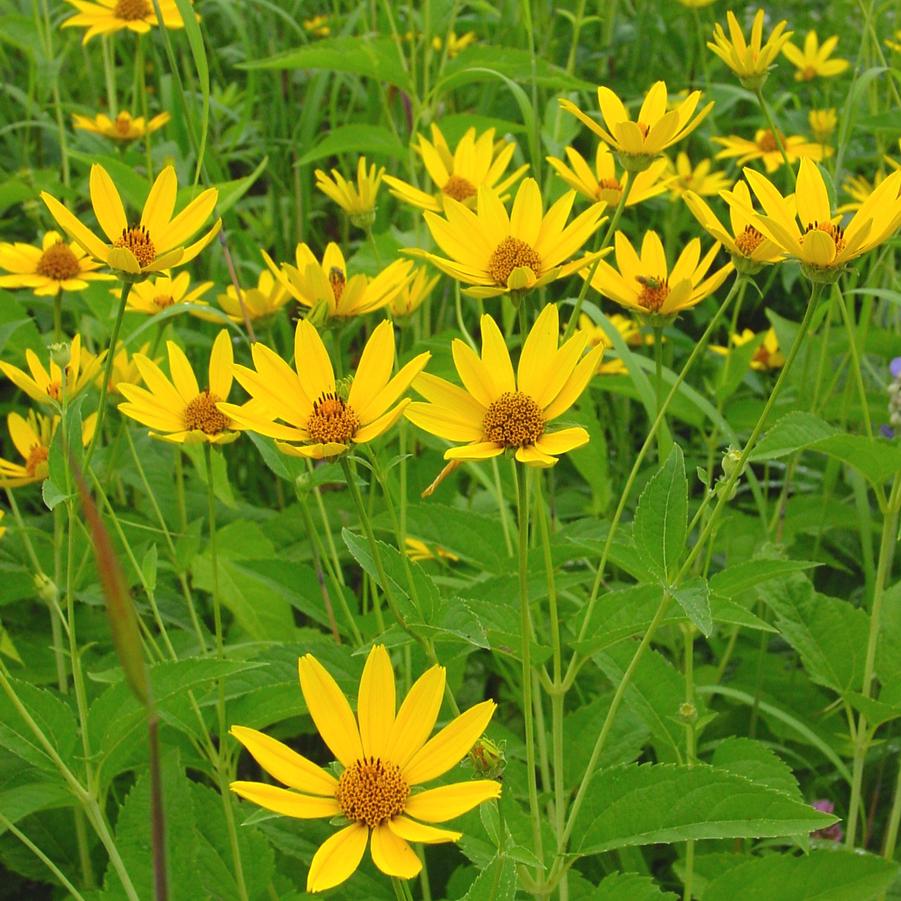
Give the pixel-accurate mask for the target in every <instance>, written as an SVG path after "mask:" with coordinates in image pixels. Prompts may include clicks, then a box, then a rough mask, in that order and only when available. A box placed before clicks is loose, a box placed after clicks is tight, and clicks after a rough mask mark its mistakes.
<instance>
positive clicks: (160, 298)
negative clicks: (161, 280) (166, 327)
mask: <svg viewBox="0 0 901 901" xmlns="http://www.w3.org/2000/svg"><path fill="white" fill-rule="evenodd" d="M174 303H175V298H174V297H173V296H172V295H171V294H157V295H156V297H154V298H153V305H154V306H155V307H156V308H157V309H159V310H165V309H166V307H171V306H172V304H174Z"/></svg>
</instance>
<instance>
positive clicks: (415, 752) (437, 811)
mask: <svg viewBox="0 0 901 901" xmlns="http://www.w3.org/2000/svg"><path fill="white" fill-rule="evenodd" d="M298 671H299V673H300V690H301V692H303V696H304V700H305V701H306V704H307V710H308V711H309V713H310V716H311V717H312V719H313V723H314V724H315V726H316V728H317V729H318V730H319V734H320V736H321V737H322V740H323V741H324V742H325V744H326V745H327V747H328V749H329V751H331V753H332V754H334V756H335V758H336V759H337V761H338V764H339V765H340V767H341V775H340V776H339V777H338V778H337V779H336V778H335V777H334V776H333V775H332V774H331V773H330V772H328V770H324V769H322V768H321V767H319V766H317V765H316V764H315V763H313V762H312V761H311V760H308V759H307V758H306V757H302V756H301V755H300V754H298V753H297V752H296V751H293V750H292V749H291V748H289V747H288V746H287V745H284V744H282V743H281V742H280V741H276V740H275V739H274V738H269V737H268V736H267V735H265V734H263V733H262V732H257V731H256V730H255V729H248V728H247V727H246V726H232V728H231V734H232V735H233V736H234V737H235V738H236V739H238V741H239V742H241V744H242V745H244V747H245V748H247V750H248V751H250V753H251V755H252V756H253V757H254V759H255V760H256V761H257V763H258V764H259V765H260V766H261V767H262V768H263V769H264V770H265V771H266V772H267V773H269V774H270V775H271V776H272V777H273V778H275V779H277V780H278V781H279V782H281V783H283V784H284V785H287V786H288V788H279V787H278V786H275V785H271V784H269V783H265V782H232V784H231V790H232V791H233V792H235V794H237V795H240V796H241V797H242V798H246V799H247V800H248V801H252V802H253V803H254V804H259V805H260V806H261V807H264V808H266V810H271V811H274V812H275V813H280V814H283V815H284V816H289V817H296V818H297V819H301V820H308V819H327V818H343V819H344V820H347V821H349V825H346V826H344V827H343V828H341V829H340V831H338V832H336V833H335V834H334V835H332V836H331V837H330V838H328V839H326V841H325V842H323V844H322V845H321V846H320V848H319V850H318V851H317V852H316V854H315V855H314V856H313V861H312V863H311V864H310V872H309V873H308V875H307V891H308V892H322V891H325V890H326V889H329V888H332V887H333V886H336V885H340V884H341V883H342V882H344V881H345V880H346V879H348V878H349V877H350V876H351V875H352V874H353V873H354V871H355V870H356V869H357V867H358V866H359V864H360V861H361V860H362V858H363V854H364V852H365V851H366V845H367V844H369V845H370V853H371V854H372V860H373V863H374V864H375V865H376V866H377V867H378V868H379V869H380V870H381V871H382V872H383V873H385V874H386V875H388V876H396V877H398V878H400V879H412V878H413V877H414V876H416V875H417V874H418V873H419V871H420V870H421V869H422V863H421V861H420V860H419V858H418V857H417V856H416V854H415V853H414V851H413V849H412V848H411V847H410V846H409V845H408V844H407V842H425V843H427V844H434V843H438V842H453V841H457V839H459V838H460V833H459V832H452V831H451V830H449V829H439V828H437V827H435V826H431V825H427V824H428V823H444V822H446V821H447V820H450V819H452V818H453V817H457V816H460V815H461V814H463V813H466V811H468V810H472V808H474V807H476V806H478V805H479V804H482V803H483V802H485V801H489V800H491V799H493V798H497V797H499V795H500V793H501V787H500V784H499V783H498V782H495V781H494V780H488V779H479V780H470V781H468V782H454V783H451V784H449V785H442V786H440V787H439V788H433V789H428V790H426V791H416V790H415V789H417V787H418V786H420V785H422V784H423V783H424V782H429V781H431V780H432V779H436V778H438V777H439V776H442V775H443V774H445V773H447V772H448V771H449V770H450V769H452V768H453V767H454V766H456V764H457V763H459V761H460V760H461V759H462V758H463V757H464V756H465V755H466V753H467V752H468V751H469V749H470V748H471V747H472V746H473V745H474V744H475V743H476V741H477V740H478V738H479V736H480V735H481V734H482V733H483V732H484V731H485V729H486V728H487V726H488V723H489V721H490V720H491V716H492V714H493V713H494V710H495V707H496V705H495V703H494V701H482V702H481V703H479V704H475V705H474V706H473V707H470V708H469V709H468V710H466V711H464V712H463V713H462V714H460V715H459V716H457V717H455V718H454V719H453V720H451V722H450V723H449V724H448V725H446V726H445V727H444V728H443V729H442V730H441V731H440V732H438V733H437V734H436V735H435V736H434V737H433V738H431V739H429V733H430V732H431V731H432V729H433V728H434V726H435V721H436V720H437V718H438V713H439V711H440V709H441V700H442V697H443V695H444V683H445V671H444V667H442V666H438V665H435V666H433V667H431V668H430V669H428V670H426V671H425V673H423V674H422V675H421V676H420V677H419V678H418V679H417V680H416V682H414V683H413V685H412V687H411V688H410V691H409V693H408V694H407V696H406V698H405V699H404V701H403V703H402V704H401V705H400V709H397V708H396V699H395V691H396V689H395V683H394V670H393V669H392V667H391V659H390V657H389V656H388V652H387V651H386V650H385V648H384V647H383V646H382V645H373V647H372V650H371V651H370V652H369V655H368V657H367V658H366V665H365V666H364V667H363V675H362V677H361V678H360V687H359V691H358V693H357V715H356V717H355V716H354V714H353V711H352V710H351V708H350V704H348V703H347V699H346V698H345V696H344V694H343V693H342V691H341V689H340V688H339V687H338V684H337V683H336V682H335V680H334V679H333V678H332V676H331V675H330V673H329V672H328V670H326V669H325V667H323V666H322V664H321V663H319V661H318V660H316V658H315V657H313V655H312V654H307V655H305V656H304V657H301V658H300V660H299V661H298ZM413 817H415V819H412V818H413ZM420 820H421V821H424V822H419V821H420ZM370 838H371V842H370Z"/></svg>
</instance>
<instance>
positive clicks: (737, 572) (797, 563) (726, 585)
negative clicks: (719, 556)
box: [710, 557, 820, 598]
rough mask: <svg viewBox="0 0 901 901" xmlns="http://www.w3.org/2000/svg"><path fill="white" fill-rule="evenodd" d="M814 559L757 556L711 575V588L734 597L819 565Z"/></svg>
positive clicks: (723, 594)
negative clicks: (773, 558) (781, 558)
mask: <svg viewBox="0 0 901 901" xmlns="http://www.w3.org/2000/svg"><path fill="white" fill-rule="evenodd" d="M819 565H820V564H819V563H815V562H814V561H812V560H772V559H766V558H763V557H760V558H758V557H755V558H754V559H753V560H744V561H743V562H741V563H735V564H733V565H732V566H728V567H726V569H723V570H720V571H719V572H718V573H714V574H713V575H712V576H711V577H710V590H711V591H713V592H716V593H717V594H719V595H722V596H723V597H727V598H732V597H735V596H736V595H738V594H741V593H742V592H743V591H747V590H748V589H749V588H753V587H754V586H755V585H760V584H762V583H764V582H768V581H769V580H770V579H778V578H780V577H781V576H786V575H790V574H791V573H794V572H801V571H803V570H805V569H812V568H813V567H814V566H819Z"/></svg>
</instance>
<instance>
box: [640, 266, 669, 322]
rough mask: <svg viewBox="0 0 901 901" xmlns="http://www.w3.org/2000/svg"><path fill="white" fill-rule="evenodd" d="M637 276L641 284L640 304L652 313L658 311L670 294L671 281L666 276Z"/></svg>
mask: <svg viewBox="0 0 901 901" xmlns="http://www.w3.org/2000/svg"><path fill="white" fill-rule="evenodd" d="M635 278H636V280H637V281H638V284H640V285H641V293H640V294H639V295H638V303H639V305H640V306H642V307H644V308H645V309H646V310H649V311H650V312H652V313H656V312H658V311H659V309H660V308H661V307H662V306H663V301H665V300H666V298H667V296H668V295H669V282H668V281H667V280H666V279H665V278H659V277H657V278H655V277H652V276H644V275H636V276H635Z"/></svg>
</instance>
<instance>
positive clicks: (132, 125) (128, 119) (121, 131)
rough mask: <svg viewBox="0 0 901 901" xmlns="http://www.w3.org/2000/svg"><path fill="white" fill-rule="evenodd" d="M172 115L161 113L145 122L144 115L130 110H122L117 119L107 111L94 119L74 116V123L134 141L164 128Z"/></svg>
mask: <svg viewBox="0 0 901 901" xmlns="http://www.w3.org/2000/svg"><path fill="white" fill-rule="evenodd" d="M171 118H172V116H170V115H169V113H159V114H158V115H156V116H154V117H153V118H152V119H150V120H149V121H147V122H145V120H144V117H143V116H135V117H132V115H131V113H129V112H128V110H120V111H119V114H118V115H117V116H116V118H115V119H110V117H109V116H107V115H106V113H98V114H97V115H96V116H94V118H93V119H92V118H91V117H90V116H79V115H78V113H75V114H74V115H73V116H72V124H73V125H74V126H75V128H80V129H81V130H82V131H90V132H93V133H94V134H97V135H102V136H103V137H105V138H112V139H113V140H114V141H134V140H135V139H136V138H143V137H144V135H149V134H152V133H153V132H155V131H158V130H159V129H160V128H162V127H163V126H164V125H165V124H166V123H167V122H168V121H169V120H170V119H171Z"/></svg>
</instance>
